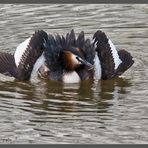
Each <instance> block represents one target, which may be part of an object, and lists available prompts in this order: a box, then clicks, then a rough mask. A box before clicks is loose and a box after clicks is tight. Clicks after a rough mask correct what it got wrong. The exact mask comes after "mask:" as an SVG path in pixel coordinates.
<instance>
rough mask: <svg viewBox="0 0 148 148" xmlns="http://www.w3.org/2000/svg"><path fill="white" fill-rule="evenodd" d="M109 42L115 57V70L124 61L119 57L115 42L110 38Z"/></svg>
mask: <svg viewBox="0 0 148 148" xmlns="http://www.w3.org/2000/svg"><path fill="white" fill-rule="evenodd" d="M108 43H109V45H110V47H111V50H112V55H113V59H114V63H115V70H116V69H117V68H118V66H119V65H120V64H121V63H122V61H121V60H120V58H119V55H118V52H117V50H116V47H115V46H114V44H113V43H112V41H111V40H110V39H109V40H108Z"/></svg>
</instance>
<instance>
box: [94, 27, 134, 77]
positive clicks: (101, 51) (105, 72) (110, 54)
mask: <svg viewBox="0 0 148 148" xmlns="http://www.w3.org/2000/svg"><path fill="white" fill-rule="evenodd" d="M93 43H94V46H95V50H96V55H95V64H94V65H95V76H96V78H97V79H99V78H101V79H111V78H114V77H118V76H120V75H121V74H123V73H124V72H125V71H126V70H127V69H129V68H130V67H131V66H132V65H133V63H134V60H133V57H132V56H131V54H130V53H129V52H128V51H126V50H119V51H117V50H116V47H115V45H114V44H113V43H112V41H111V40H110V39H108V38H107V36H106V34H105V33H104V32H102V31H100V30H98V31H97V32H96V33H95V34H94V36H93Z"/></svg>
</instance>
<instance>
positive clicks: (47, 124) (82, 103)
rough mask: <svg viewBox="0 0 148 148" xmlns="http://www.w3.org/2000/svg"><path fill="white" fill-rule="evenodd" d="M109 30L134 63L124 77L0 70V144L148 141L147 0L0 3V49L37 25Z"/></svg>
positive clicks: (9, 48) (53, 30)
mask: <svg viewBox="0 0 148 148" xmlns="http://www.w3.org/2000/svg"><path fill="white" fill-rule="evenodd" d="M72 28H74V29H75V31H76V33H79V32H80V31H81V30H84V31H85V33H86V36H87V37H90V38H91V37H92V35H93V33H94V32H95V31H97V30H98V29H101V30H103V31H105V32H106V34H107V35H108V36H109V38H111V39H112V41H113V42H114V43H115V44H116V46H117V48H119V49H126V50H128V51H129V52H130V53H131V54H132V55H133V57H134V60H135V64H134V65H133V66H132V67H131V68H130V69H129V70H128V71H127V72H126V73H125V74H124V75H123V77H122V78H118V79H113V80H107V81H99V82H98V83H96V82H90V81H85V82H82V83H80V84H69V85H68V84H62V83H60V82H56V83H55V82H50V81H49V82H46V81H43V80H39V81H37V82H18V81H15V80H14V79H13V78H9V77H6V76H4V75H0V118H1V120H0V143H57V144H59V143H100V144H102V143H107V144H108V143H148V116H147V115H148V68H147V66H148V61H147V59H148V49H147V48H148V47H147V45H148V40H147V38H148V5H147V4H124V5H123V4H120V5H119V4H98V5H96V4H94V5H93V4H91V5H86V4H83V5H79V4H69V5H64V4H63V5H57V4H54V5H53V4H44V5H41V4H38V5H31V4H21V5H12V4H1V5H0V51H7V52H11V53H13V52H14V51H15V48H16V47H17V46H18V44H19V43H20V42H22V41H24V39H26V38H27V37H28V36H29V35H31V34H32V33H33V32H34V30H37V29H44V30H45V31H47V32H50V33H52V34H54V33H57V32H58V33H60V34H65V33H67V32H68V31H70V30H71V29H72Z"/></svg>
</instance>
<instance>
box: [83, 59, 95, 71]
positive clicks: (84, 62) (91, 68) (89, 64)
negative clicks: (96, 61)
mask: <svg viewBox="0 0 148 148" xmlns="http://www.w3.org/2000/svg"><path fill="white" fill-rule="evenodd" d="M81 63H82V64H84V65H85V66H86V67H87V68H88V70H93V69H94V65H92V64H91V63H89V62H87V61H86V60H81Z"/></svg>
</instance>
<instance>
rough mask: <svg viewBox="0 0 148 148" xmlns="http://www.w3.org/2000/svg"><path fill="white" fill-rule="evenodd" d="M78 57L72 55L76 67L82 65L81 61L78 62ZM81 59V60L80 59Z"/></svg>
mask: <svg viewBox="0 0 148 148" xmlns="http://www.w3.org/2000/svg"><path fill="white" fill-rule="evenodd" d="M76 57H77V56H75V55H74V54H72V57H71V58H72V62H73V64H74V65H81V64H82V63H81V62H80V61H78V60H77V58H76ZM80 59H81V58H80Z"/></svg>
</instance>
